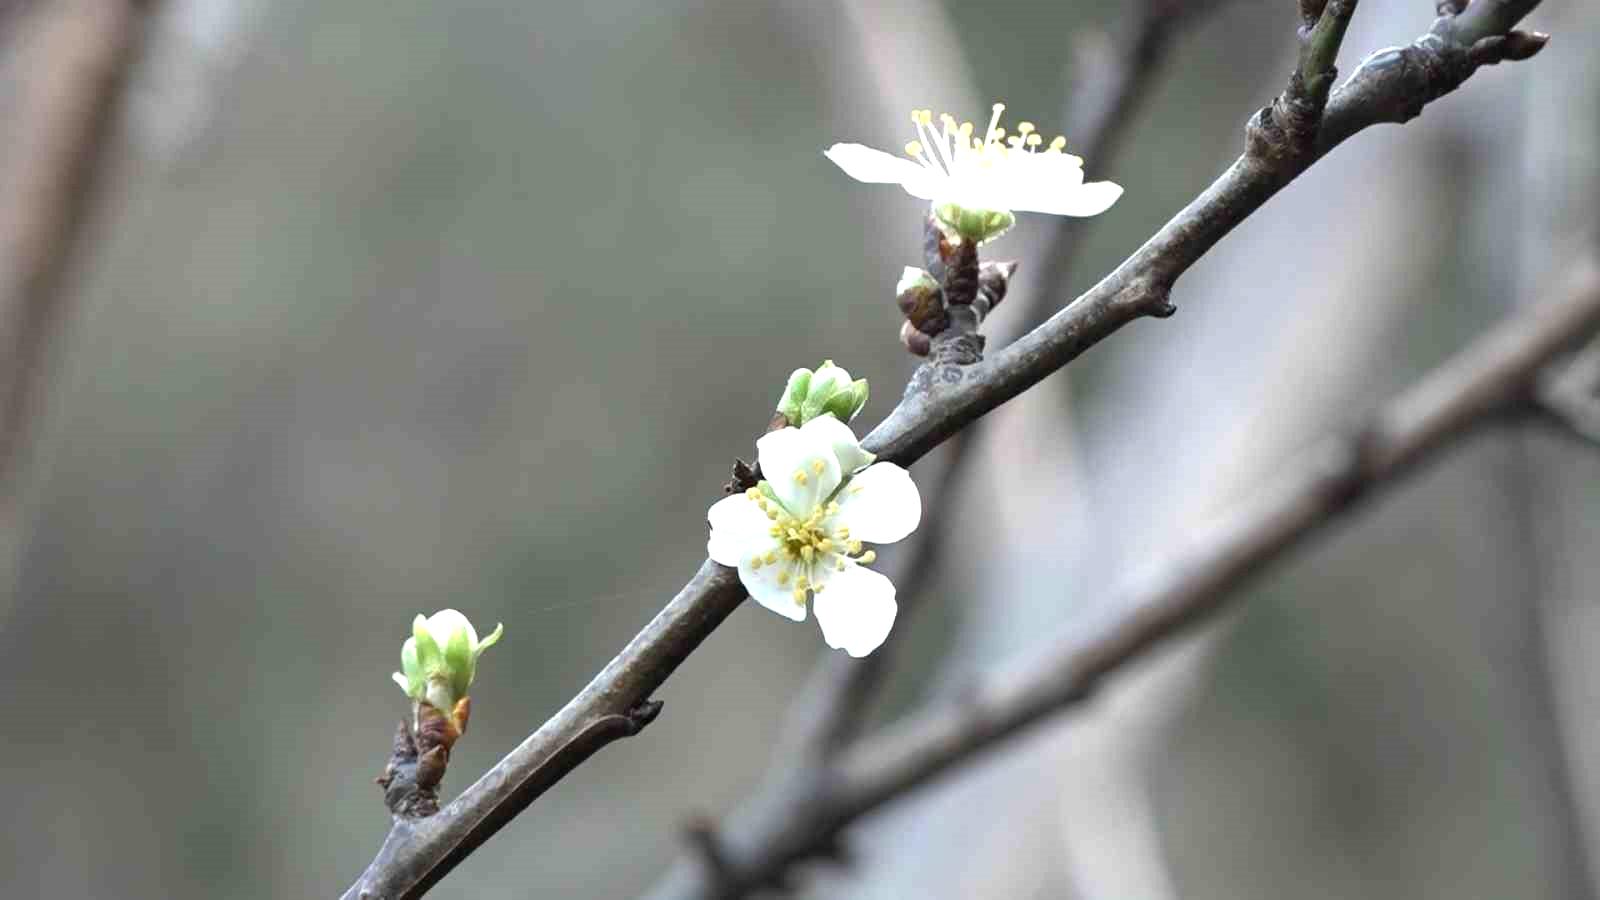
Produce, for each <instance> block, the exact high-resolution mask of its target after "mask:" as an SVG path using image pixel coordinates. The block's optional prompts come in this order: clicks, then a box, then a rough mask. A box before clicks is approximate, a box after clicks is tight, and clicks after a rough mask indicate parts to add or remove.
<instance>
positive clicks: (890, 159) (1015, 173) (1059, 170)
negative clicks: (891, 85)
mask: <svg viewBox="0 0 1600 900" xmlns="http://www.w3.org/2000/svg"><path fill="white" fill-rule="evenodd" d="M1004 109H1005V106H1004V104H1000V103H996V104H995V105H994V108H993V114H992V115H991V117H990V119H989V127H988V128H986V129H985V130H984V134H983V137H982V138H981V139H980V138H977V137H974V136H973V125H972V123H971V122H962V123H961V124H959V125H958V124H956V120H955V118H954V117H952V116H951V115H950V114H949V113H943V114H941V115H940V116H939V125H938V127H937V128H936V127H935V126H934V123H933V112H932V111H931V110H926V109H918V110H913V111H912V113H911V121H912V124H913V125H915V126H916V129H917V139H916V140H913V141H911V142H910V143H908V144H906V145H905V155H904V156H896V155H894V154H891V153H886V152H884V151H882V150H874V149H873V148H871V147H867V146H864V145H862V144H834V145H833V146H832V147H829V148H828V149H827V150H826V151H824V155H825V156H827V157H828V159H831V160H833V162H834V163H835V164H836V165H838V166H839V168H841V169H843V170H844V171H845V174H847V175H849V176H850V177H851V178H854V179H856V180H857V181H862V182H866V183H869V184H898V185H900V186H901V187H903V188H905V190H906V192H907V193H909V194H911V195H912V196H913V197H919V198H921V199H923V200H929V201H932V203H933V208H934V211H935V213H936V214H937V215H938V216H939V219H940V220H941V221H942V222H944V224H945V225H946V226H948V227H950V228H952V229H954V230H956V231H957V232H958V233H961V234H962V236H963V237H968V238H972V239H973V240H975V241H976V242H978V243H982V242H983V241H985V240H990V239H992V238H994V237H997V236H998V235H999V234H1000V233H1001V232H1003V231H1005V229H1006V228H1008V227H1010V224H1011V222H1012V221H1014V217H1013V216H1012V213H1014V212H1039V213H1047V214H1049V215H1056V216H1094V215H1099V214H1100V213H1102V212H1105V211H1106V210H1107V209H1109V208H1110V207H1111V204H1113V203H1115V202H1116V201H1117V198H1118V197H1120V196H1122V188H1121V187H1119V186H1117V185H1115V184H1112V183H1111V182H1109V181H1095V182H1089V183H1087V184H1086V183H1084V180H1083V160H1082V159H1081V158H1079V157H1076V156H1073V155H1072V154H1070V153H1066V152H1064V149H1065V147H1066V144H1067V141H1066V138H1063V137H1057V138H1055V139H1054V140H1052V141H1050V142H1049V144H1045V142H1044V138H1043V136H1041V135H1040V134H1039V132H1038V130H1037V129H1036V128H1035V127H1034V125H1033V123H1032V122H1022V123H1019V124H1018V125H1017V133H1016V134H1013V135H1009V136H1008V135H1007V134H1006V130H1005V129H1004V128H1002V127H1000V113H1001V111H1002V110H1004Z"/></svg>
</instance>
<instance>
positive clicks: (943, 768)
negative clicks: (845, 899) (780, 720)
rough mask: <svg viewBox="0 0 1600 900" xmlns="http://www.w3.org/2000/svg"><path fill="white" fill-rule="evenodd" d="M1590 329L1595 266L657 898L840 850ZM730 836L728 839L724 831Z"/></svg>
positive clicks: (1188, 616)
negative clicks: (1097, 614) (1101, 605)
mask: <svg viewBox="0 0 1600 900" xmlns="http://www.w3.org/2000/svg"><path fill="white" fill-rule="evenodd" d="M1597 329H1600V265H1597V263H1596V262H1595V261H1593V260H1586V261H1585V263H1584V264H1583V265H1582V266H1581V267H1580V268H1579V269H1578V271H1577V272H1575V273H1574V277H1573V279H1572V281H1571V284H1570V285H1568V286H1567V293H1566V294H1565V295H1564V296H1563V297H1561V298H1559V299H1557V300H1556V301H1555V302H1553V303H1550V304H1546V305H1543V306H1541V307H1539V308H1536V309H1532V310H1529V311H1528V312H1527V313H1526V314H1523V315H1519V316H1517V317H1515V318H1513V319H1511V320H1510V321H1508V322H1506V323H1504V324H1502V325H1501V326H1500V327H1499V328H1497V329H1496V330H1494V331H1492V332H1490V333H1489V334H1487V335H1485V336H1483V337H1481V338H1479V340H1478V341H1477V342H1475V343H1474V344H1473V345H1472V346H1470V347H1468V348H1467V349H1466V350H1464V351H1463V352H1461V353H1460V354H1458V355H1457V356H1456V357H1455V358H1454V359H1452V360H1450V361H1449V362H1447V363H1446V364H1445V365H1443V366H1441V367H1440V368H1439V369H1437V370H1435V371H1434V372H1432V373H1430V374H1429V375H1428V376H1426V377H1425V378H1424V379H1422V381H1420V382H1419V383H1418V384H1416V385H1415V386H1414V387H1412V388H1411V389H1410V390H1409V391H1407V392H1406V393H1405V394H1403V395H1402V396H1401V397H1399V398H1398V399H1397V400H1395V401H1394V402H1393V403H1391V404H1390V405H1389V406H1387V407H1385V408H1384V409H1382V410H1381V411H1379V412H1378V413H1377V414H1376V415H1374V416H1372V417H1371V418H1370V419H1369V420H1368V421H1367V422H1365V423H1364V424H1363V425H1362V426H1361V427H1360V428H1358V429H1356V430H1354V431H1353V432H1351V433H1350V434H1349V435H1348V436H1346V437H1343V438H1339V439H1335V440H1331V441H1329V442H1328V443H1326V444H1324V445H1323V446H1321V447H1318V448H1316V449H1314V450H1313V451H1311V452H1309V453H1307V454H1305V455H1304V456H1303V457H1302V458H1300V459H1299V460H1297V461H1296V462H1295V464H1294V471H1293V472H1292V473H1291V474H1290V475H1289V476H1287V477H1286V478H1284V479H1283V480H1282V481H1281V482H1280V483H1278V484H1277V485H1275V486H1273V487H1272V488H1270V489H1268V490H1267V491H1265V492H1263V493H1262V494H1261V495H1259V496H1258V497H1257V499H1256V500H1255V501H1254V502H1253V503H1251V504H1248V505H1246V506H1245V507H1243V508H1241V509H1239V510H1237V511H1235V512H1234V513H1233V514H1232V515H1231V516H1229V517H1227V518H1225V519H1223V520H1221V521H1220V522H1218V523H1217V524H1216V525H1214V526H1212V527H1211V528H1209V529H1207V530H1205V531H1203V532H1201V533H1200V534H1198V535H1196V536H1195V537H1194V538H1193V539H1192V540H1190V541H1189V542H1188V543H1187V544H1186V545H1185V546H1183V547H1181V548H1179V549H1178V550H1177V551H1176V552H1174V553H1172V554H1171V555H1170V556H1168V557H1167V558H1166V559H1164V560H1163V561H1162V562H1161V563H1159V564H1158V565H1157V566H1156V567H1155V568H1153V569H1150V570H1148V571H1146V572H1144V573H1143V574H1142V575H1141V576H1139V577H1136V578H1134V579H1133V580H1131V581H1130V582H1128V583H1127V584H1126V585H1125V586H1124V587H1123V589H1122V590H1121V591H1120V592H1119V593H1120V596H1119V598H1118V600H1117V601H1116V602H1115V603H1113V604H1111V606H1112V607H1113V608H1116V609H1119V610H1123V611H1124V612H1123V613H1122V614H1121V615H1120V617H1119V618H1117V619H1115V620H1114V621H1112V622H1110V623H1109V624H1108V625H1107V626H1106V627H1104V628H1103V629H1101V630H1099V631H1097V632H1094V633H1090V634H1083V633H1081V632H1074V633H1073V634H1072V635H1070V636H1068V637H1065V638H1061V639H1058V640H1056V641H1054V642H1053V643H1051V644H1049V645H1048V646H1046V647H1044V648H1042V649H1041V650H1040V651H1039V652H1037V653H1034V654H1032V656H1031V657H1030V659H1029V661H1027V662H1024V663H1022V664H1020V665H1017V666H1015V667H1013V668H1012V669H1010V670H1007V671H1003V672H999V673H996V674H994V675H991V676H989V677H987V678H984V679H982V680H981V681H979V682H977V683H976V684H973V685H971V686H969V687H968V688H967V689H966V690H964V691H961V692H959V693H958V694H957V697H958V699H956V700H954V701H951V702H948V703H946V704H944V705H942V706H938V707H935V708H932V709H930V710H928V711H926V712H923V713H921V714H919V715H916V716H914V717H913V718H911V719H909V720H907V721H905V722H903V723H901V724H900V725H898V726H896V727H894V728H893V729H892V730H891V731H889V732H888V733H886V734H884V735H882V736H879V737H875V738H870V739H867V740H865V741H863V742H861V743H859V744H858V745H856V746H855V747H853V748H852V749H850V750H849V751H847V752H846V753H844V754H843V755H842V756H841V758H840V759H839V760H838V761H837V763H835V765H833V766H832V767H831V768H830V771H828V772H827V773H821V774H819V775H818V776H817V777H816V778H814V780H813V783H812V784H811V785H810V798H809V799H808V800H807V801H806V802H805V805H804V806H803V807H801V808H800V811H799V814H797V815H795V816H792V817H790V818H789V819H787V820H783V819H776V818H769V819H763V820H761V821H762V822H764V823H766V824H767V825H768V826H770V830H768V831H764V832H759V833H756V832H746V831H743V830H732V831H730V832H729V833H728V834H726V835H725V836H724V840H723V842H722V844H721V847H720V858H719V868H718V871H717V873H716V878H715V880H714V881H713V880H709V879H706V878H704V877H689V878H683V877H681V876H680V877H679V878H678V879H675V880H674V881H673V882H669V883H668V884H667V885H666V886H664V887H663V889H661V890H659V891H657V892H656V893H655V894H654V895H652V896H653V897H654V898H655V900H667V898H679V897H734V896H740V895H742V894H744V893H748V892H750V891H752V890H755V889H759V888H763V887H769V886H773V885H778V884H781V883H782V879H783V878H784V875H785V873H787V871H788V870H789V868H790V866H792V865H793V864H794V863H795V862H798V861H800V860H804V859H807V858H810V857H812V856H815V855H817V854H818V853H819V852H820V851H821V850H822V849H823V848H829V847H834V846H837V844H838V835H839V832H840V831H841V830H843V829H844V828H845V827H847V826H848V825H850V824H851V823H852V822H854V821H855V820H857V819H859V818H860V817H861V816H863V815H866V814H867V813H870V812H872V811H873V810H875V809H877V808H878V807H880V806H882V805H884V804H885V803H888V802H890V801H892V800H893V799H895V798H896V797H899V796H901V795H902V794H904V793H906V792H908V791H911V790H913V789H915V788H917V787H918V786H920V785H922V784H925V783H927V782H928V781H930V780H933V779H935V778H937V777H939V776H941V775H943V774H945V773H947V772H949V771H951V770H952V769H953V768H954V767H956V766H957V765H959V764H961V763H964V762H967V761H969V760H971V759H973V758H974V757H976V756H977V755H979V754H981V753H983V752H985V751H987V750H989V749H991V748H993V747H995V746H996V745H997V744H999V743H1001V742H1003V741H1004V740H1006V739H1007V738H1010V737H1012V736H1014V735H1017V734H1019V733H1021V732H1023V731H1025V730H1026V729H1028V728H1029V727H1031V726H1033V725H1036V724H1038V723H1040V722H1042V721H1044V720H1045V719H1047V718H1049V717H1050V716H1052V715H1055V714H1056V713H1059V712H1061V711H1063V710H1065V709H1068V708H1070V707H1073V706H1076V705H1077V704H1080V703H1082V702H1083V701H1085V700H1087V699H1088V698H1089V697H1090V696H1091V695H1092V694H1093V692H1094V690H1095V689H1096V688H1098V687H1099V686H1100V684H1101V682H1102V681H1103V680H1104V679H1105V678H1106V677H1107V676H1108V675H1111V674H1112V673H1114V672H1115V671H1117V670H1118V669H1119V668H1121V667H1122V666H1124V665H1126V664H1128V663H1130V662H1132V661H1134V660H1136V659H1138V658H1140V657H1142V656H1143V655H1144V654H1146V653H1148V652H1149V651H1151V650H1153V649H1155V648H1156V647H1158V646H1160V645H1162V644H1164V643H1165V642H1167V641H1168V640H1169V639H1171V638H1173V637H1175V636H1177V635H1179V634H1182V633H1183V632H1185V631H1186V630H1187V629H1189V628H1191V627H1193V626H1195V625H1197V624H1199V623H1201V622H1204V621H1206V620H1207V619H1208V618H1210V617H1211V616H1212V615H1214V614H1215V613H1216V612H1218V611H1219V610H1220V609H1222V608H1223V606H1224V604H1225V602H1226V601H1227V600H1228V599H1229V598H1230V597H1232V596H1236V594H1235V590H1236V589H1237V588H1238V587H1240V586H1241V585H1243V584H1244V583H1245V582H1247V581H1248V580H1249V579H1250V578H1251V577H1253V576H1254V575H1256V574H1258V573H1259V572H1261V571H1262V570H1263V569H1264V568H1266V567H1267V566H1268V565H1269V564H1271V563H1273V562H1275V561H1278V560H1280V559H1282V558H1283V557H1284V556H1285V555H1286V554H1288V553H1289V552H1290V551H1292V550H1293V549H1295V548H1296V547H1299V546H1300V545H1302V544H1303V543H1304V542H1305V541H1306V540H1307V539H1308V538H1310V537H1312V536H1313V535H1316V534H1318V533H1320V532H1322V531H1324V530H1326V529H1327V528H1329V527H1330V526H1332V525H1334V524H1335V523H1337V522H1339V521H1340V520H1341V517H1342V516H1343V515H1344V514H1346V513H1347V512H1349V511H1350V510H1351V509H1352V508H1354V507H1355V506H1356V505H1357V504H1358V503H1359V502H1360V501H1362V500H1364V499H1367V498H1368V497H1370V496H1372V495H1373V494H1374V493H1376V492H1377V491H1378V490H1380V489H1382V488H1385V487H1388V486H1391V485H1393V484H1395V483H1396V482H1398V481H1399V480H1400V479H1401V478H1402V477H1403V476H1404V475H1405V474H1407V473H1408V472H1410V471H1411V470H1413V469H1414V468H1416V467H1417V466H1418V465H1419V464H1421V463H1423V462H1424V461H1426V460H1428V459H1430V458H1432V457H1433V456H1435V455H1436V454H1437V453H1438V452H1439V451H1441V450H1443V449H1445V448H1446V447H1449V446H1451V445H1452V444H1454V443H1455V442H1457V441H1459V440H1460V439H1462V438H1463V437H1464V436H1466V435H1467V434H1468V433H1469V432H1470V431H1471V430H1472V429H1473V428H1474V427H1475V426H1478V425H1482V424H1485V423H1488V422H1491V421H1494V420H1496V419H1498V418H1502V417H1504V415H1505V414H1506V413H1508V412H1514V411H1516V410H1517V409H1518V408H1519V407H1520V406H1522V405H1523V404H1524V403H1526V402H1527V399H1528V394H1529V392H1530V391H1531V390H1532V389H1533V386H1534V384H1535V382H1536V380H1537V378H1538V376H1539V372H1540V369H1541V368H1542V367H1543V366H1545V365H1547V364H1548V363H1549V362H1550V361H1551V360H1552V359H1553V358H1555V357H1556V356H1557V355H1559V354H1560V353H1562V352H1564V351H1565V350H1567V349H1569V348H1570V347H1572V346H1573V345H1574V344H1575V343H1577V342H1580V341H1582V340H1584V339H1585V338H1587V337H1589V336H1590V335H1592V334H1593V333H1594V332H1595V331H1596V330H1597ZM735 839H736V840H735Z"/></svg>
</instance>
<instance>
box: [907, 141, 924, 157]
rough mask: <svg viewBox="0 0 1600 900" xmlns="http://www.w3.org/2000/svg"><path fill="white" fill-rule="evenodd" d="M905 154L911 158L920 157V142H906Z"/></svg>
mask: <svg viewBox="0 0 1600 900" xmlns="http://www.w3.org/2000/svg"><path fill="white" fill-rule="evenodd" d="M906 155H907V156H909V157H911V158H912V159H920V158H922V142H921V141H912V142H910V143H909V144H906Z"/></svg>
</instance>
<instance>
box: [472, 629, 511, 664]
mask: <svg viewBox="0 0 1600 900" xmlns="http://www.w3.org/2000/svg"><path fill="white" fill-rule="evenodd" d="M505 633H506V623H504V622H497V623H495V626H494V631H491V632H489V636H488V637H486V638H484V639H483V640H481V641H479V642H478V649H476V650H474V651H472V663H473V669H472V671H473V674H474V675H476V674H477V671H478V669H477V663H478V657H480V656H482V655H483V651H485V650H487V649H489V648H490V647H493V646H494V645H495V642H496V641H498V640H500V636H501V635H503V634H505Z"/></svg>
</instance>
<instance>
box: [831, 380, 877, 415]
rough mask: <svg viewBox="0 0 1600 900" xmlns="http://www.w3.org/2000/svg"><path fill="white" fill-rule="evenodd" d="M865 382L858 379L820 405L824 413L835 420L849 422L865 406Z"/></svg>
mask: <svg viewBox="0 0 1600 900" xmlns="http://www.w3.org/2000/svg"><path fill="white" fill-rule="evenodd" d="M867 393H868V392H867V380H866V379H865V378H858V379H856V380H855V381H852V382H850V386H849V387H847V388H845V389H844V390H842V391H840V392H839V393H837V394H834V395H833V396H832V397H829V398H828V402H826V403H824V404H823V405H822V411H823V412H824V413H832V414H833V417H834V418H835V419H838V420H839V421H841V422H849V421H850V420H851V419H854V418H855V417H856V415H857V414H859V413H860V412H861V408H862V407H864V406H866V405H867Z"/></svg>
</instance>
